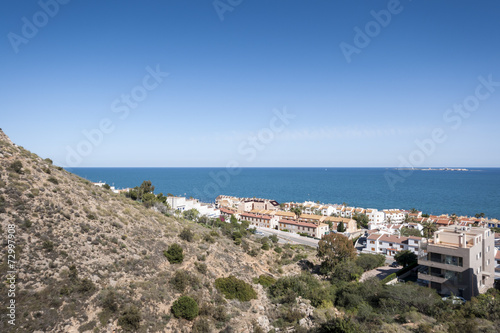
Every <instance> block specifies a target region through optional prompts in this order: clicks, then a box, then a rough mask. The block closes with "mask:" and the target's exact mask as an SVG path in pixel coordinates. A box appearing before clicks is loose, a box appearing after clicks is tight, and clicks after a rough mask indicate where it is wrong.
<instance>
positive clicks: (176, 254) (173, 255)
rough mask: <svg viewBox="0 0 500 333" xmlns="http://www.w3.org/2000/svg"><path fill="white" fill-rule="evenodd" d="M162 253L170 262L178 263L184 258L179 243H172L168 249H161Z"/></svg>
mask: <svg viewBox="0 0 500 333" xmlns="http://www.w3.org/2000/svg"><path fill="white" fill-rule="evenodd" d="M163 255H164V256H165V257H167V259H168V262H170V263H171V264H180V263H181V262H182V261H183V260H184V253H183V250H182V247H181V246H180V245H179V244H172V245H170V246H169V247H168V250H166V251H163Z"/></svg>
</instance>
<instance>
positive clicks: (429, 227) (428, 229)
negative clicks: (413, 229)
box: [422, 222, 437, 239]
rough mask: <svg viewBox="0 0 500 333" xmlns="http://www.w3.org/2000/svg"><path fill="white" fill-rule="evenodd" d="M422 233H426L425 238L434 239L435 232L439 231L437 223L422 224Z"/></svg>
mask: <svg viewBox="0 0 500 333" xmlns="http://www.w3.org/2000/svg"><path fill="white" fill-rule="evenodd" d="M422 227H423V229H422V231H423V233H424V237H425V238H427V239H429V238H431V237H432V235H433V234H434V231H436V230H437V226H436V224H435V223H432V222H423V223H422Z"/></svg>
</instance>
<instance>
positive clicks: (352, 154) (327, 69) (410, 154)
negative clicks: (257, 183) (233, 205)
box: [0, 0, 500, 167]
mask: <svg viewBox="0 0 500 333" xmlns="http://www.w3.org/2000/svg"><path fill="white" fill-rule="evenodd" d="M2 7H3V8H2V10H1V11H0V36H1V42H0V52H1V60H0V97H1V98H0V127H1V128H2V129H3V130H4V132H5V133H6V134H7V135H9V136H10V137H11V139H12V140H13V141H14V142H16V143H17V144H19V145H22V146H24V147H25V148H27V149H29V150H32V151H33V152H36V153H38V154H39V155H40V156H42V157H44V158H45V157H50V158H52V159H53V160H54V163H56V164H58V165H63V166H158V167H170V166H171V167H178V166H189V167H199V166H200V167H201V166H206V167H211V166H221V167H223V166H226V165H227V163H228V162H230V161H231V163H234V162H236V163H237V164H238V165H240V166H249V167H251V166H311V167H315V166H328V167H336V166H339V167H341V166H353V167H386V166H406V165H405V164H408V163H410V164H411V165H413V166H464V167H467V166H484V167H500V154H499V153H500V148H499V147H500V146H499V142H500V131H499V130H498V126H499V124H500V41H499V36H500V2H498V1H495V0H492V1H481V2H473V1H451V0H450V1H439V0H437V1H416V0H415V1H410V0H406V1H400V2H397V1H347V0H343V1H325V0H322V1H320V0H314V1H310V0H307V1H306V0H303V1H296V0H275V1H264V0H262V1H261V0H242V1H241V0H220V1H219V0H218V1H215V2H212V1H211V0H204V1H201V0H198V1H186V0H178V1H169V0H165V1H160V0H149V1H118V0H116V1H97V0H86V1H83V0H72V1H68V0H64V1H63V0H59V2H57V1H56V0H42V1H14V0H8V1H3V3H2ZM155 72H156V74H155ZM151 73H153V74H154V75H151ZM166 73H168V75H167V74H166ZM488 82H489V83H488ZM454 105H455V108H454ZM277 114H280V115H281V116H280V117H278V116H277ZM283 114H289V116H283ZM85 133H87V135H85ZM433 133H434V134H433ZM417 141H418V142H420V145H419V144H417ZM401 161H403V162H401Z"/></svg>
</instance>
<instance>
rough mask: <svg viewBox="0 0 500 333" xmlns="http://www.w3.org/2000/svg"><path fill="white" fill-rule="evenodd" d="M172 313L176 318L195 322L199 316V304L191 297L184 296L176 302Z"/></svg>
mask: <svg viewBox="0 0 500 333" xmlns="http://www.w3.org/2000/svg"><path fill="white" fill-rule="evenodd" d="M171 311H172V313H173V315H174V316H175V317H176V318H184V319H187V320H193V319H194V318H196V317H197V316H198V312H199V309H198V303H196V301H195V300H194V299H192V298H191V297H189V296H182V297H179V298H178V299H177V300H176V301H175V302H174V304H173V305H172V309H171Z"/></svg>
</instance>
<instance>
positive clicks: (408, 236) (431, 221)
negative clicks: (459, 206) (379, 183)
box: [94, 182, 500, 300]
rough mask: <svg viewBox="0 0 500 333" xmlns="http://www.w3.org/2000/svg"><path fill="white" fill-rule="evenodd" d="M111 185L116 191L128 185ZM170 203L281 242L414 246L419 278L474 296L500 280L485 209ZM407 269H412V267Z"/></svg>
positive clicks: (228, 199)
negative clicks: (461, 212) (340, 240)
mask: <svg viewBox="0 0 500 333" xmlns="http://www.w3.org/2000/svg"><path fill="white" fill-rule="evenodd" d="M94 184H95V185H97V186H105V185H106V184H105V183H102V182H99V183H94ZM110 189H111V190H113V191H114V192H116V193H120V192H125V193H127V192H128V191H129V190H130V189H123V190H116V189H114V188H111V187H110ZM165 203H166V204H167V207H169V208H170V209H171V210H172V211H174V212H176V213H178V214H183V213H184V214H185V213H188V212H190V211H195V212H196V214H195V215H196V216H205V217H206V218H211V219H220V220H221V221H230V219H231V218H234V219H236V220H237V221H238V222H242V221H246V222H248V223H249V225H250V227H252V228H255V230H256V231H257V232H258V233H260V234H262V235H264V233H266V234H273V235H276V236H277V237H278V238H280V239H281V241H283V242H288V243H298V244H303V245H309V246H317V245H318V242H319V241H320V240H321V238H322V237H323V236H324V235H328V234H330V233H339V234H342V235H344V236H346V237H347V238H349V239H351V240H352V241H353V242H354V244H355V247H356V249H357V251H358V253H360V254H361V253H370V254H382V255H384V256H385V257H386V261H393V260H394V259H395V258H396V256H397V255H398V253H399V254H401V253H403V252H405V251H406V252H410V253H413V254H414V255H415V258H416V259H417V260H416V261H415V262H414V263H413V265H411V266H410V267H411V268H412V271H413V272H414V273H415V274H414V275H415V276H416V277H417V279H416V281H415V282H417V283H418V284H420V285H423V286H427V287H430V288H433V289H435V290H436V291H437V292H438V293H439V294H441V295H454V297H459V298H460V299H463V300H470V299H471V298H472V297H474V296H477V295H479V294H481V293H485V292H486V291H487V290H488V289H489V288H492V287H493V286H494V284H495V280H498V281H500V233H495V232H494V230H496V231H500V229H498V228H500V221H499V220H497V219H489V218H487V217H485V216H484V214H477V215H476V216H474V217H469V216H457V215H455V214H452V215H447V214H445V215H439V216H437V215H427V214H424V213H423V212H421V211H418V210H417V209H411V210H402V209H384V210H378V209H372V208H360V207H350V206H348V205H347V204H345V203H343V204H322V203H319V202H312V201H305V202H303V203H298V202H285V203H278V202H277V201H276V200H271V199H262V198H255V197H252V198H239V197H234V196H228V195H219V196H218V197H217V198H216V200H215V203H212V204H210V203H203V202H200V201H199V200H197V199H194V198H185V197H177V196H173V195H167V197H166V200H165ZM490 228H492V229H493V230H491V229H490ZM292 235H293V236H292ZM393 264H396V262H393ZM395 266H396V267H397V265H395ZM406 271H407V272H405V274H406V275H408V273H411V272H410V271H409V270H408V269H406ZM392 276H393V279H385V280H387V282H389V283H393V282H397V281H398V280H399V279H397V274H392ZM401 276H403V275H402V274H401ZM389 277H390V276H389ZM392 280H393V281H392ZM391 281H392V282H391Z"/></svg>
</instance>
